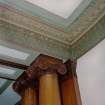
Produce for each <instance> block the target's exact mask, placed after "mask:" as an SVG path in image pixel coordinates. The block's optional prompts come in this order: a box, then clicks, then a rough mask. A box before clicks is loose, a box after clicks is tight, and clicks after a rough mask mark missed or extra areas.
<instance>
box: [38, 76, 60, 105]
mask: <svg viewBox="0 0 105 105" xmlns="http://www.w3.org/2000/svg"><path fill="white" fill-rule="evenodd" d="M39 105H61V100H60V93H59V86H58V79H57V75H56V74H45V75H43V76H41V77H40V85H39Z"/></svg>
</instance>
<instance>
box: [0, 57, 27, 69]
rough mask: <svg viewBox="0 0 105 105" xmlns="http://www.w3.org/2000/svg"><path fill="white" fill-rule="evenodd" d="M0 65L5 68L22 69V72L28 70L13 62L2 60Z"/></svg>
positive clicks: (25, 66)
mask: <svg viewBox="0 0 105 105" xmlns="http://www.w3.org/2000/svg"><path fill="white" fill-rule="evenodd" d="M0 64H1V65H5V66H9V67H13V68H18V69H22V70H26V69H27V68H28V66H27V65H23V64H19V63H15V62H11V61H7V60H3V59H0Z"/></svg>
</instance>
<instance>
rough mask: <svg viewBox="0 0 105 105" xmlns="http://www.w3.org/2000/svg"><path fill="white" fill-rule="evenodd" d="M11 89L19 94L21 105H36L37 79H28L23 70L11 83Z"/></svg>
mask: <svg viewBox="0 0 105 105" xmlns="http://www.w3.org/2000/svg"><path fill="white" fill-rule="evenodd" d="M13 89H14V91H15V92H17V93H18V94H19V95H20V96H21V105H38V90H37V81H36V80H30V79H29V78H28V76H27V74H26V73H25V72H24V73H23V74H22V75H21V76H20V77H19V78H18V79H17V80H16V82H15V83H14V84H13Z"/></svg>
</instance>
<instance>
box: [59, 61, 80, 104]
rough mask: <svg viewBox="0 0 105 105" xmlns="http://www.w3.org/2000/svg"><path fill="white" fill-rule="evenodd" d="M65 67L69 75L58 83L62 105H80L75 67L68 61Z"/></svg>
mask: <svg viewBox="0 0 105 105" xmlns="http://www.w3.org/2000/svg"><path fill="white" fill-rule="evenodd" d="M66 66H67V69H68V71H69V72H70V73H69V74H68V75H67V78H66V79H64V80H63V81H61V83H60V87H61V94H62V99H63V105H82V102H81V97H80V92H79V86H78V80H77V76H76V67H75V66H76V65H75V64H73V63H71V62H70V61H68V62H67V63H66Z"/></svg>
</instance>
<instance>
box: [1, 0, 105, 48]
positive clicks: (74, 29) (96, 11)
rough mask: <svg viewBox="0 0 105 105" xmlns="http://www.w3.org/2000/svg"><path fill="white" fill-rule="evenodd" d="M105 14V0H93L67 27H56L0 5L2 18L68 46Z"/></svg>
mask: <svg viewBox="0 0 105 105" xmlns="http://www.w3.org/2000/svg"><path fill="white" fill-rule="evenodd" d="M104 15H105V1H104V0H93V1H92V2H91V3H90V5H89V6H88V7H87V8H86V9H85V11H84V12H83V13H82V14H81V15H80V16H79V17H78V19H76V20H75V22H73V24H72V25H70V26H69V27H65V29H61V28H55V27H53V26H52V25H51V24H48V23H47V24H45V23H42V22H40V20H39V21H38V18H36V17H34V18H33V17H31V16H28V15H26V14H24V13H21V12H19V11H18V10H15V9H13V8H11V7H8V6H4V5H2V6H0V19H2V20H3V21H6V22H9V23H11V24H14V25H16V26H19V27H22V28H24V29H27V30H30V31H32V32H35V33H37V34H40V36H41V37H44V39H48V40H51V41H52V40H53V41H58V42H60V43H63V44H64V45H66V46H68V47H69V46H70V45H72V44H74V43H75V42H76V41H77V40H79V39H80V38H81V37H82V36H84V35H85V33H86V32H87V31H88V30H90V29H91V28H92V27H94V26H95V24H96V23H97V22H98V21H99V20H100V19H101V18H102V17H103V16H104Z"/></svg>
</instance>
